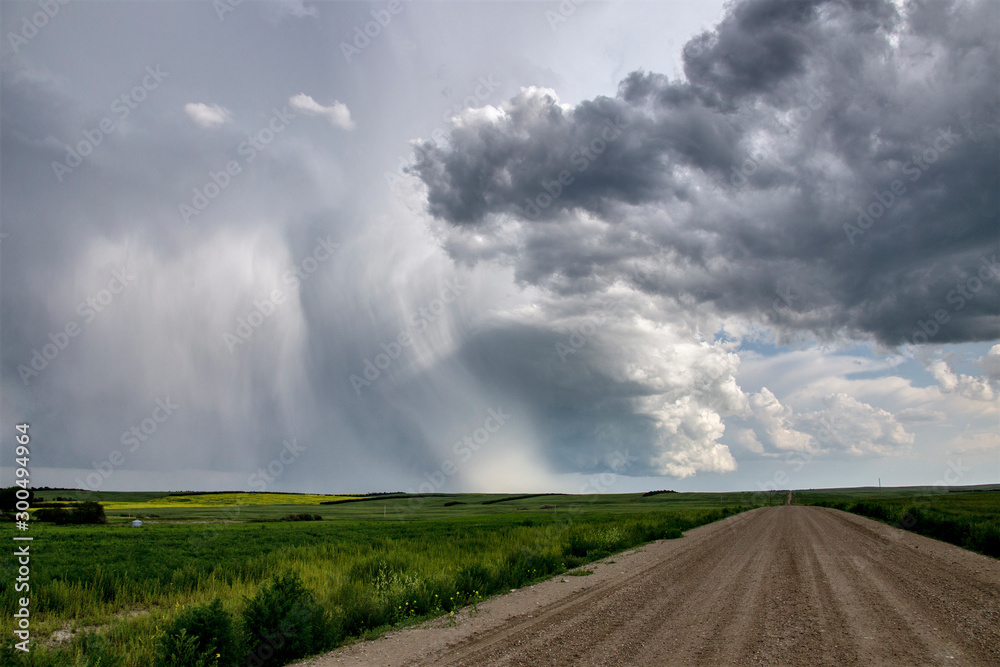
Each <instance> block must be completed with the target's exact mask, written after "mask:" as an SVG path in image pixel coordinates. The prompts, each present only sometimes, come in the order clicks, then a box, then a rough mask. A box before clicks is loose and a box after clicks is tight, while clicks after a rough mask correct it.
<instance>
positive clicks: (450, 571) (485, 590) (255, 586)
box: [0, 492, 750, 667]
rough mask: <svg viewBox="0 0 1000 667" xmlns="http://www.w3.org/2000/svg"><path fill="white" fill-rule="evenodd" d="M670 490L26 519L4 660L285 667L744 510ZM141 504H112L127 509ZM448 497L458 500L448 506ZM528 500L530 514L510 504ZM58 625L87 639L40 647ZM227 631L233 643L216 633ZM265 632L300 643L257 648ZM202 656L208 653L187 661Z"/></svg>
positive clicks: (0, 595)
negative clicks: (19, 628)
mask: <svg viewBox="0 0 1000 667" xmlns="http://www.w3.org/2000/svg"><path fill="white" fill-rule="evenodd" d="M44 495H49V493H48V492H44ZM52 495H55V494H54V493H53V494H52ZM104 495H105V496H112V497H106V498H105V502H106V503H109V504H110V503H114V502H115V501H114V499H113V494H104ZM237 495H245V494H234V496H237ZM669 496H674V497H677V496H683V497H679V498H670V499H669V500H659V499H660V498H663V496H653V497H649V498H641V496H639V494H620V495H614V496H538V497H533V498H530V499H525V498H519V499H517V500H516V501H515V502H510V503H503V502H500V503H495V502H494V503H490V504H484V501H488V500H493V499H495V498H503V496H501V495H499V494H495V495H488V496H476V495H474V494H460V495H453V496H436V497H433V498H413V497H399V498H387V499H376V500H373V501H371V502H357V503H344V504H340V503H337V504H333V505H323V506H318V505H316V504H302V505H301V507H302V508H308V510H309V512H310V513H314V512H317V511H318V512H319V513H321V514H322V516H323V520H322V521H309V522H291V521H276V520H275V521H271V520H267V521H264V522H261V519H262V518H263V519H267V518H269V517H270V518H272V519H278V518H280V517H283V516H287V515H288V513H289V512H290V511H295V508H296V507H297V506H296V505H289V504H282V503H277V504H275V505H273V506H263V505H254V506H248V507H251V508H252V509H256V510H257V511H258V512H256V513H254V516H256V517H257V521H247V520H242V519H245V518H246V516H247V515H246V513H244V514H242V515H241V516H240V519H241V520H237V521H232V520H228V519H226V517H230V516H232V514H233V513H232V511H231V508H226V507H224V506H222V505H215V506H214V507H207V508H206V507H190V508H188V510H187V511H188V512H189V513H188V514H183V513H182V512H183V509H181V508H178V509H175V510H174V511H176V512H177V514H173V515H172V517H171V519H176V522H175V521H173V520H171V521H163V522H157V521H156V520H153V521H147V523H146V524H145V525H144V526H143V527H142V528H131V527H129V526H128V525H127V522H126V521H125V519H124V513H121V514H120V515H116V513H115V512H108V514H109V518H108V520H109V524H108V525H103V526H55V525H50V524H42V523H32V525H31V529H30V530H31V535H32V537H34V540H33V541H32V543H31V590H30V598H31V605H30V609H31V613H32V616H31V631H32V642H31V651H30V653H24V652H21V651H17V650H14V649H13V648H12V641H11V640H10V639H9V638H11V637H13V634H12V633H13V630H14V629H15V626H14V624H13V622H12V621H13V620H14V619H13V612H14V610H15V609H16V606H15V605H16V600H17V598H18V597H21V596H23V595H24V594H23V593H18V592H16V591H15V590H14V581H15V578H16V566H15V565H14V564H13V559H11V558H6V559H4V561H3V571H2V572H0V611H2V614H3V616H2V618H0V633H2V637H3V638H4V643H3V647H2V648H0V663H2V664H4V665H11V666H15V665H17V666H20V665H30V666H32V667H49V666H59V667H66V666H72V667H83V666H85V665H86V666H87V667H96V666H97V665H101V666H105V667H106V666H111V665H118V666H120V667H139V666H142V667H148V666H149V665H158V664H174V663H171V662H170V661H169V660H167V656H166V655H165V652H174V653H178V654H179V655H180V654H183V655H186V656H188V657H187V658H184V659H185V660H188V661H189V662H190V663H191V664H196V663H197V664H204V665H206V666H207V665H215V666H216V667H223V666H224V665H230V664H240V665H244V664H257V663H256V662H254V660H257V661H258V662H264V663H265V664H267V665H269V666H270V665H278V664H284V661H286V659H287V660H291V659H292V658H293V657H301V656H299V655H295V656H292V653H296V652H298V653H301V652H303V651H305V652H308V653H316V652H320V651H323V650H327V649H330V648H333V647H335V646H337V645H339V644H341V643H344V642H345V641H350V640H352V639H354V638H358V637H365V636H377V635H379V634H381V633H383V632H384V631H385V630H386V629H389V628H392V627H399V626H401V625H406V624H410V623H416V622H419V621H421V620H424V619H427V618H431V617H435V616H439V615H450V613H452V612H456V611H457V610H459V609H461V608H462V607H465V606H467V605H472V609H475V608H476V607H475V605H476V604H477V603H478V602H479V601H481V600H482V599H485V598H486V597H489V596H491V595H495V594H497V593H500V592H505V591H508V590H510V589H511V588H520V587H522V586H524V585H526V584H530V583H531V582H534V581H537V580H540V579H542V578H545V577H548V576H551V575H554V574H560V573H564V572H567V571H568V570H573V569H574V568H579V567H580V566H581V565H584V564H586V563H590V562H593V561H596V560H601V559H605V558H607V557H608V556H610V555H611V554H613V553H617V552H619V551H622V550H624V549H628V548H632V547H635V546H637V545H640V544H643V543H646V542H650V541H653V540H658V539H665V538H677V537H681V535H682V533H683V531H685V530H688V529H690V528H694V527H696V526H699V525H702V524H705V523H709V522H712V521H717V520H719V519H722V518H724V517H726V516H729V515H731V514H735V513H737V512H740V511H743V510H746V509H750V508H749V507H748V506H746V505H744V504H741V503H742V502H744V501H745V500H746V496H745V495H742V494H727V495H720V494H669ZM325 498H329V497H328V496H327V497H325ZM46 500H47V499H46ZM136 500H139V499H138V498H134V499H128V500H126V501H123V502H126V503H129V504H130V505H131V506H133V507H134V503H135V501H136ZM149 500H154V501H155V500H158V499H154V498H150V499H149ZM456 500H458V501H459V502H462V503H464V504H460V505H454V504H452V505H450V506H448V507H445V505H446V504H447V503H453V502H454V501H456ZM212 501H213V502H218V501H217V499H214V498H213V499H212ZM233 501H234V502H239V501H238V500H237V499H236V498H235V497H234V498H233ZM556 503H558V504H556ZM524 504H530V508H529V509H528V510H524V509H520V507H523V505H524ZM544 506H550V507H552V509H546V510H544V511H543V510H542V509H541V507H544ZM303 511H304V510H303ZM212 512H214V513H215V514H214V515H213V514H212ZM359 515H360V516H363V517H364V518H363V519H361V520H359V518H358V517H359ZM213 516H214V517H215V520H214V521H212V518H213ZM192 519H194V520H198V519H201V520H203V521H209V522H207V523H192ZM13 532H14V529H13V527H12V526H11V524H10V522H4V524H3V526H2V528H0V537H6V538H7V539H8V540H9V538H10V534H9V533H13ZM580 574H582V572H581V573H580ZM281 582H283V583H281ZM295 582H299V584H300V586H299V584H296V583H295ZM279 583H281V585H282V586H284V587H285V588H283V589H281V590H283V591H288V590H292V591H298V592H297V593H296V595H301V596H302V602H301V603H300V604H292V603H289V604H287V605H284V606H282V605H283V604H284V603H280V600H283V599H284V597H287V595H286V594H285V593H282V594H281V595H278V594H276V593H268V591H271V590H272V589H273V588H274V587H275V586H278V585H279ZM296 586H299V587H298V588H297V587H296ZM268 595H270V597H268ZM215 600H218V602H217V603H215V605H214V606H213V601H215ZM254 600H257V602H253V601H254ZM262 600H263V601H262ZM308 601H311V602H308ZM310 605H311V606H310ZM303 609H308V610H311V611H309V612H308V614H306V615H307V616H309V618H310V619H311V620H310V621H309V622H308V623H309V624H308V628H309V631H308V632H307V633H306V634H307V635H308V637H309V640H308V641H305V642H304V643H303V642H299V640H298V639H296V640H295V642H299V643H295V642H293V640H292V638H293V637H296V636H298V635H301V634H302V633H301V632H299V631H298V630H296V631H290V632H287V633H285V634H282V633H281V632H278V634H277V636H275V634H274V632H271V631H268V632H270V633H271V634H269V635H267V636H266V637H265V636H264V635H261V634H260V632H261V631H260V627H261V624H262V623H264V621H262V620H261V619H262V618H264V619H270V620H268V621H267V623H270V625H267V623H265V625H267V627H270V628H272V629H273V628H281V627H283V626H282V623H286V621H287V619H288V618H293V620H294V618H297V617H295V614H298V615H300V616H301V615H302V614H304V613H305V612H303V611H302V610H303ZM262 610H263V611H262ZM317 610H318V611H317ZM283 615H284V616H283ZM286 617H287V618H286ZM185 619H186V620H185ZM213 619H214V620H213ZM220 619H221V620H220ZM282 619H285V620H282ZM226 623H228V625H226ZM301 623H305V621H302V620H301V619H300V620H294V622H292V625H291V626H290V627H292V628H299V627H300V625H301ZM178 624H180V626H179V625H178ZM185 624H186V625H185ZM296 624H299V625H296ZM213 625H214V626H219V627H221V626H226V628H228V629H226V628H222V629H220V630H218V632H215V631H212V632H210V633H209V635H210V636H209V638H208V639H205V638H204V637H201V638H200V639H199V638H197V637H195V636H194V634H197V633H202V635H204V633H206V632H209V630H206V629H205V628H207V627H209V626H213ZM286 625H287V623H286ZM67 626H69V627H70V628H75V629H80V628H91V629H94V628H96V629H97V631H96V632H89V633H88V632H80V633H77V634H76V635H75V636H74V637H73V638H72V639H70V640H68V641H66V642H64V643H62V644H61V645H51V646H47V645H46V642H47V641H49V640H50V638H51V636H52V634H53V633H54V632H55V631H56V630H62V629H66V628H67ZM181 626H184V627H181ZM301 627H306V626H301ZM189 631H190V632H189ZM192 633H194V634H192ZM230 634H231V635H232V637H233V639H232V642H230V641H229V640H228V639H227V640H225V641H223V639H219V637H224V636H225V637H228V636H229V635H230ZM200 636H201V635H199V637H200ZM262 637H263V639H262ZM267 637H271V638H273V639H274V641H273V642H272V644H275V643H281V644H282V645H283V646H284V645H286V644H287V645H288V646H291V645H292V644H294V646H295V648H294V649H293V648H281V647H277V646H275V645H268V644H262V641H264V642H266V641H271V640H270V639H267ZM202 640H204V641H202ZM213 642H216V643H222V644H225V645H226V646H229V644H230V643H232V644H233V648H232V651H233V654H234V655H238V656H239V658H238V659H236V660H232V659H230V660H228V662H227V661H225V660H224V658H223V657H220V658H215V657H214V655H215V653H212V655H208V653H211V651H210V649H213V650H214V649H217V648H218V647H217V646H215V644H213ZM49 643H51V642H49ZM199 651H200V652H203V653H205V655H200V654H199V655H200V657H198V658H197V660H195V659H194V658H191V657H190V656H192V655H195V654H196V653H198V652H199ZM282 651H284V655H285V657H284V658H280V659H279V656H280V655H282ZM216 652H219V651H216ZM219 653H220V656H221V655H222V653H221V652H219ZM265 654H266V655H267V656H270V657H268V658H267V659H266V660H265V659H264V658H263V656H264V655H265ZM226 655H229V654H228V653H227V654H226ZM177 659H180V658H177ZM198 661H201V662H198ZM175 662H176V660H175Z"/></svg>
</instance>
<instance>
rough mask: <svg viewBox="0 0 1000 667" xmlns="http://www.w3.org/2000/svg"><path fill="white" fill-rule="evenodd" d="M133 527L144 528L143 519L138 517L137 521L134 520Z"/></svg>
mask: <svg viewBox="0 0 1000 667" xmlns="http://www.w3.org/2000/svg"><path fill="white" fill-rule="evenodd" d="M132 527H133V528H142V521H140V520H139V519H136V520H135V521H133V522H132Z"/></svg>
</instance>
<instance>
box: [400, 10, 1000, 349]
mask: <svg viewBox="0 0 1000 667" xmlns="http://www.w3.org/2000/svg"><path fill="white" fill-rule="evenodd" d="M998 23H1000V22H998V20H997V11H996V5H995V4H993V3H992V2H987V1H981V2H973V1H970V2H957V1H956V2H949V1H947V0H941V1H939V2H921V3H916V2H911V3H907V5H906V9H905V12H904V13H903V14H900V13H899V12H897V9H896V6H895V5H894V4H893V3H891V2H888V1H874V0H865V1H861V0H856V1H851V2H848V1H834V0H813V1H809V2H786V1H782V0H749V1H747V2H742V3H738V4H736V5H734V6H733V7H732V8H731V9H730V11H729V13H728V14H727V16H726V17H725V18H724V20H723V21H722V22H721V23H720V24H719V25H718V26H717V27H716V28H715V29H714V30H713V31H710V32H706V33H704V34H702V35H699V36H697V37H695V38H694V39H692V40H690V41H689V42H688V44H687V45H686V46H685V48H684V72H685V78H684V79H683V80H669V79H668V77H666V76H664V75H660V74H655V73H647V72H641V71H638V72H633V73H632V74H630V75H628V76H627V77H626V78H625V79H624V80H623V81H622V82H621V84H620V86H619V91H618V95H617V96H616V97H614V98H609V97H598V98H595V99H592V100H586V101H583V102H580V103H579V104H577V105H575V106H568V105H561V104H559V102H558V99H557V96H556V94H555V92H553V91H549V90H542V89H535V88H529V89H523V90H522V92H521V94H520V95H518V96H516V97H514V98H511V99H510V100H509V101H508V102H507V103H505V104H503V105H502V106H501V107H500V108H485V109H479V110H475V111H470V112H467V113H465V114H464V115H463V116H461V117H459V118H458V119H456V121H455V123H454V127H453V128H452V130H451V133H450V135H449V137H448V141H447V142H446V143H444V144H440V145H439V144H435V143H434V142H429V141H423V142H419V143H417V144H416V145H415V153H416V160H415V163H414V165H413V167H412V168H411V171H412V173H414V174H416V175H418V176H419V177H420V179H421V180H422V181H423V182H424V184H425V185H426V190H427V206H428V210H429V211H430V213H432V214H433V215H434V216H436V217H437V218H439V219H440V220H442V221H444V222H445V223H446V226H445V231H444V234H445V238H446V246H447V248H448V249H449V252H450V253H451V254H452V256H453V257H455V258H456V259H458V260H461V261H465V262H470V263H471V262H476V261H478V260H480V259H499V260H501V261H503V262H505V263H509V264H512V265H513V266H514V267H515V268H516V271H517V277H518V278H519V280H521V281H523V282H525V283H531V284H536V285H540V286H543V287H546V288H550V289H554V290H556V291H558V292H560V293H562V294H572V293H579V294H588V293H599V292H601V291H603V290H605V289H606V288H607V287H608V286H609V285H611V284H613V283H614V282H615V281H616V280H625V281H628V282H629V283H630V284H632V285H633V286H634V287H636V288H638V289H640V290H643V291H645V292H647V293H649V294H651V295H656V296H662V297H667V298H668V299H670V300H675V301H677V302H679V303H681V304H687V303H693V302H695V303H698V304H706V303H709V304H712V305H714V307H715V309H716V311H717V312H718V313H720V314H722V315H742V316H747V317H750V318H753V319H757V320H761V319H763V320H766V321H767V322H769V323H771V324H773V325H777V326H778V327H779V328H780V329H782V330H784V331H786V332H795V331H807V332H812V333H814V334H817V335H819V336H820V337H822V338H834V337H839V336H847V337H855V338H874V339H876V340H878V341H879V342H881V343H883V344H886V345H898V344H904V343H907V342H910V343H916V344H921V343H927V342H931V343H943V342H961V341H982V340H991V339H995V338H997V337H998V336H1000V315H998V312H1000V290H998V289H997V281H998V279H1000V266H998V265H997V264H996V263H995V261H996V258H997V251H998V245H1000V244H998V241H1000V236H998V201H997V196H998V192H1000V188H998V185H1000V181H998V177H1000V171H998V162H997V159H996V156H997V153H998V150H1000V148H998V128H1000V126H998V120H1000V116H998V111H1000V105H998V99H997V90H998V72H1000V67H998V64H1000V63H998V57H997V55H998V44H1000V29H998ZM618 127H622V128H623V129H622V130H621V131H620V135H619V134H618V129H617V128H618ZM560 177H561V179H562V180H561V182H560ZM472 237H475V243H473V242H471V241H470V239H471V238H472ZM782 295H784V296H782ZM935 316H937V317H936V318H935Z"/></svg>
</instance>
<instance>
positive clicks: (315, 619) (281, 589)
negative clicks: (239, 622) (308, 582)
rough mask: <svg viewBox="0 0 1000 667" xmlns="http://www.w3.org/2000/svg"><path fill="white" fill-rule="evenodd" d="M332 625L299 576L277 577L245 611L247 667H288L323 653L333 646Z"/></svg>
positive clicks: (251, 601)
mask: <svg viewBox="0 0 1000 667" xmlns="http://www.w3.org/2000/svg"><path fill="white" fill-rule="evenodd" d="M331 625H332V624H331V623H330V621H329V619H328V617H327V615H326V612H325V611H324V610H323V608H322V607H321V606H320V605H319V603H317V602H316V598H315V596H314V595H313V593H312V591H310V590H309V589H308V588H306V587H305V586H304V585H303V584H302V580H301V579H300V578H299V577H298V575H296V574H286V575H283V576H278V577H275V578H274V579H273V580H272V581H271V583H270V584H268V585H266V586H264V587H263V588H261V589H260V590H258V591H257V594H256V595H254V596H253V597H252V598H250V599H248V600H247V605H246V608H245V609H244V611H243V627H244V634H245V636H246V641H247V644H248V645H249V647H250V656H249V657H248V659H247V664H263V663H265V662H266V664H267V665H268V667H270V666H271V665H284V664H287V663H289V662H291V661H292V660H295V659H296V658H301V657H303V656H306V655H308V654H310V653H316V652H319V651H321V650H322V649H324V648H326V647H327V646H328V645H329V644H330V643H332V642H331V640H332V639H333V637H332V634H333V633H332V627H331Z"/></svg>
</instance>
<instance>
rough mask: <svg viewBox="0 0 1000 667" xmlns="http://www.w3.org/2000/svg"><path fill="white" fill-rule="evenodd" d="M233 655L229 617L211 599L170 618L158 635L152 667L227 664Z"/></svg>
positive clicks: (233, 659)
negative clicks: (153, 665)
mask: <svg viewBox="0 0 1000 667" xmlns="http://www.w3.org/2000/svg"><path fill="white" fill-rule="evenodd" d="M237 656H238V643H237V640H236V635H235V633H234V631H233V622H232V619H231V618H230V616H229V614H228V613H226V610H225V609H223V608H222V601H221V600H219V598H215V599H214V600H212V602H210V603H208V604H203V605H196V606H194V607H189V608H188V609H185V610H184V611H182V612H181V613H180V614H179V615H178V616H177V618H175V619H174V622H173V623H172V624H171V626H170V627H169V628H168V629H167V630H166V631H165V632H164V633H163V635H161V637H160V641H159V650H158V652H157V662H156V667H230V666H231V665H235V664H236V663H237V659H238V658H237Z"/></svg>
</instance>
